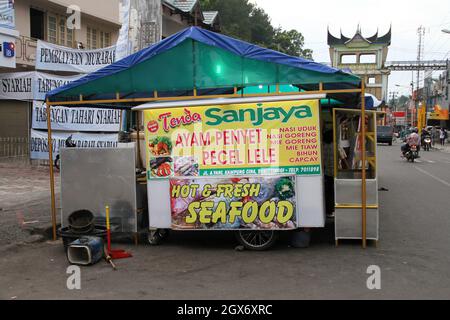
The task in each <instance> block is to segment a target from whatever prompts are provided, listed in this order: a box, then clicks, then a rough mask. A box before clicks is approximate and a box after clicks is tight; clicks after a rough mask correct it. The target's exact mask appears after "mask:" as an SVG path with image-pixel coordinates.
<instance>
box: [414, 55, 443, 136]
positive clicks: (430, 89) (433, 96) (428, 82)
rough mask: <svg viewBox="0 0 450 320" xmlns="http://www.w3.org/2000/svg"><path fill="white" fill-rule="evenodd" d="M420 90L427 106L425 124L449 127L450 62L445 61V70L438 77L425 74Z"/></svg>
mask: <svg viewBox="0 0 450 320" xmlns="http://www.w3.org/2000/svg"><path fill="white" fill-rule="evenodd" d="M421 90H422V97H424V100H425V101H426V106H427V124H428V125H434V126H443V127H446V128H450V117H449V109H450V62H449V61H447V70H446V71H444V72H442V73H441V74H440V75H439V77H437V78H433V77H432V73H429V74H428V75H426V77H425V82H424V88H421Z"/></svg>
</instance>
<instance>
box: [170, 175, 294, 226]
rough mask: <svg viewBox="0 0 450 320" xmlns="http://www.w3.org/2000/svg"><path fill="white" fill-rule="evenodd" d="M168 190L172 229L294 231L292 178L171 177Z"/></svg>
mask: <svg viewBox="0 0 450 320" xmlns="http://www.w3.org/2000/svg"><path fill="white" fill-rule="evenodd" d="M170 189H171V211H172V212H171V214H172V228H174V229H192V230H208V229H216V230H217V229H219V230H235V229H266V230H267V229H275V230H276V229H295V228H296V214H295V213H296V209H295V207H296V193H295V178H294V177H293V176H286V177H278V176H277V177H244V178H242V177H236V178H196V179H189V178H187V179H186V178H185V179H181V178H172V179H171V180H170ZM247 206H248V207H249V208H251V209H249V210H245V209H244V208H246V207H247ZM236 208H240V209H239V210H241V211H239V210H238V209H236ZM244 211H245V213H244ZM249 216H251V217H252V218H251V219H250V218H249ZM208 217H209V218H208ZM268 217H269V218H268ZM286 217H288V218H286ZM268 219H270V220H268ZM262 220H264V221H262Z"/></svg>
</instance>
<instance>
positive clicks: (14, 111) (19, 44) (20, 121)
mask: <svg viewBox="0 0 450 320" xmlns="http://www.w3.org/2000/svg"><path fill="white" fill-rule="evenodd" d="M73 5H75V6H77V7H78V8H79V9H80V10H81V15H80V18H81V19H80V28H79V29H70V28H68V27H67V23H66V21H67V18H68V17H70V15H71V14H70V13H68V12H67V10H68V8H69V7H70V6H73ZM14 11H15V31H16V32H17V33H18V37H17V38H16V46H15V49H16V50H15V51H16V52H15V54H16V67H15V68H4V67H2V68H0V74H4V73H12V72H24V71H34V70H35V64H36V49H37V40H38V39H40V40H44V41H47V42H50V43H53V44H58V45H61V46H65V47H70V48H76V47H77V44H78V43H82V44H83V46H84V47H85V48H86V49H96V48H102V47H108V46H111V45H113V44H115V42H116V41H117V37H118V32H119V29H120V24H119V0H95V1H90V0H16V1H15V3H14ZM72 12H73V11H72ZM1 85H3V84H1ZM31 105H32V103H31V102H30V101H20V100H0V137H1V138H2V139H10V140H11V139H13V140H14V139H15V140H20V141H22V140H26V139H27V138H28V135H29V131H30V121H31ZM4 147H5V148H13V147H14V146H4ZM3 153H5V152H3ZM0 156H1V155H0Z"/></svg>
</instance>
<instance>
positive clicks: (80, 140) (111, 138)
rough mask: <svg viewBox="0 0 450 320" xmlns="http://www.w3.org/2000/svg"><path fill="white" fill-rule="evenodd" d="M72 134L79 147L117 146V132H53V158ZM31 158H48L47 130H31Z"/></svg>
mask: <svg viewBox="0 0 450 320" xmlns="http://www.w3.org/2000/svg"><path fill="white" fill-rule="evenodd" d="M69 136H72V141H73V142H74V143H75V144H76V145H77V148H117V145H118V135H117V133H108V134H101V133H78V132H75V133H71V132H53V134H52V145H53V159H55V158H56V155H58V154H59V148H61V147H64V146H65V142H66V139H67V138H68V137H69ZM30 154H31V159H41V160H48V136H47V132H46V131H38V130H33V129H32V130H31V143H30Z"/></svg>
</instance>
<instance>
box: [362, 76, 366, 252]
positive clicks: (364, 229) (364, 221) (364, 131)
mask: <svg viewBox="0 0 450 320" xmlns="http://www.w3.org/2000/svg"><path fill="white" fill-rule="evenodd" d="M361 161H362V177H361V182H362V183H361V184H362V190H361V191H362V192H361V195H362V196H361V198H362V199H361V202H362V246H363V248H364V249H365V248H366V246H367V197H366V189H367V185H366V78H365V77H364V78H363V80H362V84H361Z"/></svg>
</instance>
